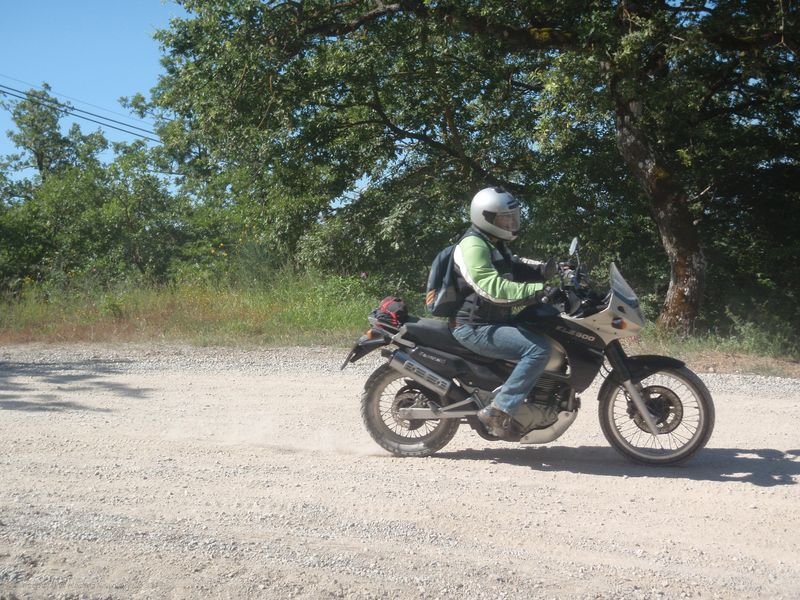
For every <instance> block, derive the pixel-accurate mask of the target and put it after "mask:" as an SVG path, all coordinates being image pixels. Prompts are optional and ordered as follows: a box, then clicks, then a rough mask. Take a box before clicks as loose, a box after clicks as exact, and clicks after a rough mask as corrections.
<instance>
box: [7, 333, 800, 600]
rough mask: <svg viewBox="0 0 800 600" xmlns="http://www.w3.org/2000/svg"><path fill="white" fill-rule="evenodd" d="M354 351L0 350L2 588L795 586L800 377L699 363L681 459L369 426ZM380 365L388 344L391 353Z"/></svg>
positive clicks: (272, 591) (153, 592)
mask: <svg viewBox="0 0 800 600" xmlns="http://www.w3.org/2000/svg"><path fill="white" fill-rule="evenodd" d="M343 355H344V353H343V352H341V351H330V350H326V349H311V350H309V349H283V350H258V351H256V350H253V351H236V352H233V351H224V352H223V351H217V350H214V349H203V350H197V349H185V348H183V349H162V350H158V351H150V350H144V349H142V348H138V347H127V346H123V347H113V348H111V347H88V348H87V347H80V348H75V347H69V346H67V347H50V346H35V347H28V346H23V347H0V598H2V599H12V598H20V599H21V598H201V597H202V598H314V599H316V598H393V599H394V598H400V599H406V598H466V599H471V598H558V599H561V598H725V599H729V598H754V599H755V598H759V599H761V598H786V599H796V598H799V597H800V510H798V506H799V503H798V500H800V494H799V493H798V488H797V487H795V486H796V485H797V484H798V483H799V482H800V433H798V423H800V402H799V401H800V390H798V386H797V385H796V383H798V382H796V381H794V380H791V379H777V378H768V377H742V376H736V375H720V374H702V373H701V375H703V378H704V379H705V380H706V383H707V384H708V385H709V388H710V389H711V391H712V394H713V396H714V400H715V403H716V410H717V421H716V429H715V432H714V435H713V436H712V438H711V440H710V442H709V445H708V447H707V448H706V449H705V450H704V451H702V452H701V453H700V454H698V455H697V456H696V457H695V458H694V459H693V460H691V461H690V462H688V463H686V464H685V465H683V466H680V467H668V468H654V467H643V466H637V465H635V464H633V463H630V462H627V461H626V460H624V459H623V458H622V457H620V456H619V455H617V454H616V453H615V451H614V450H612V449H611V448H610V447H609V445H608V443H607V442H606V441H605V439H604V438H603V436H602V433H601V432H600V427H599V424H598V421H597V415H596V401H595V395H594V391H593V390H590V391H589V392H587V393H584V394H583V395H582V399H583V409H582V413H581V415H580V416H579V417H578V419H577V421H576V423H575V424H574V425H573V427H572V428H571V429H570V430H568V431H567V432H566V433H565V434H564V435H563V436H562V437H561V438H560V439H559V440H557V441H555V442H552V443H550V444H548V445H545V446H539V447H521V446H519V445H516V444H510V443H505V442H501V443H490V442H487V441H484V440H482V439H481V438H479V437H478V436H477V435H475V434H474V433H473V432H472V431H471V430H469V428H468V427H466V426H465V427H463V428H462V429H461V430H460V431H459V433H458V434H457V435H456V438H455V439H454V440H453V442H452V443H451V444H450V445H449V446H448V447H446V448H445V449H444V450H443V451H441V452H440V453H439V454H437V455H436V456H434V457H431V458H426V459H398V458H393V457H391V456H390V455H388V454H387V453H385V452H384V451H382V450H381V449H380V448H379V447H378V446H377V445H376V444H374V443H373V442H372V440H371V439H370V438H369V436H368V434H367V433H366V431H365V429H364V427H363V425H362V423H361V419H360V414H359V396H360V390H361V387H362V385H363V383H364V380H365V379H366V375H367V373H368V372H369V371H370V370H371V368H374V366H375V364H377V363H376V362H375V361H373V362H372V363H370V362H369V360H370V358H371V357H368V359H365V362H364V364H361V363H360V364H358V365H355V366H354V367H349V368H348V369H345V370H344V371H339V370H338V363H340V362H341V360H342V359H343V358H344V356H343ZM375 359H376V360H377V357H375Z"/></svg>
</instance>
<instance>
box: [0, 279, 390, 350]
mask: <svg viewBox="0 0 800 600" xmlns="http://www.w3.org/2000/svg"><path fill="white" fill-rule="evenodd" d="M360 283H361V282H359V281H358V280H342V279H338V278H336V279H328V280H327V281H323V280H320V279H317V278H314V277H312V276H310V275H300V276H297V275H291V274H278V275H276V277H275V278H274V279H273V281H271V282H270V285H268V286H264V287H261V288H258V287H245V288H241V289H234V288H231V287H227V286H212V285H208V284H200V285H192V284H186V285H181V286H172V287H163V288H155V287H141V288H139V287H129V288H122V289H119V290H113V291H102V292H97V291H95V292H91V291H80V292H70V293H59V294H48V293H44V292H43V291H42V290H40V289H30V290H26V291H25V292H24V293H23V294H21V295H20V296H19V297H17V298H16V299H14V300H13V301H9V302H6V303H5V304H4V306H3V308H2V312H0V343H6V344H8V343H24V342H62V343H63V342H124V341H131V342H148V341H172V342H185V343H190V344H197V345H224V346H230V345H272V346H275V345H346V344H348V343H350V341H352V339H353V337H354V336H355V335H356V334H357V333H360V332H361V331H362V330H363V329H364V328H365V327H366V325H367V321H366V315H367V313H368V312H369V311H370V310H371V309H372V308H373V307H374V306H375V305H376V304H377V302H378V300H379V299H380V298H375V297H373V296H372V295H370V294H369V292H368V290H366V289H359V284H360ZM364 287H365V286H364V285H363V284H362V285H361V288H364Z"/></svg>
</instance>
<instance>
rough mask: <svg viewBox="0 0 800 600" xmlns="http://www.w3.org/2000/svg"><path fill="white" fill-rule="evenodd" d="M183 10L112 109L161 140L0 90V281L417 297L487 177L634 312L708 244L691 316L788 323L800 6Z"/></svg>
mask: <svg viewBox="0 0 800 600" xmlns="http://www.w3.org/2000/svg"><path fill="white" fill-rule="evenodd" d="M183 4H184V6H185V8H186V9H187V11H188V15H189V16H188V17H187V18H185V19H182V20H176V21H173V23H172V24H171V27H170V29H168V30H166V31H162V32H160V33H159V34H158V38H159V40H160V42H161V43H162V45H163V48H164V57H163V65H164V69H165V72H164V74H163V76H162V78H161V80H160V82H159V84H158V86H157V88H156V90H155V92H154V95H153V97H152V98H150V99H146V98H144V97H142V96H136V97H134V98H132V99H131V100H129V101H128V103H127V104H128V107H129V108H131V109H132V110H135V111H137V112H138V113H139V114H141V115H144V114H145V113H146V114H148V116H151V117H153V118H155V119H156V120H157V122H158V131H159V135H160V136H161V138H162V140H163V145H161V146H159V147H156V148H152V149H147V148H145V147H144V146H143V145H137V144H133V145H119V146H116V147H115V148H114V152H115V158H114V160H113V161H111V162H110V163H109V164H101V163H100V161H99V159H98V156H99V152H100V151H101V150H102V149H104V148H106V146H107V143H106V141H105V139H104V138H103V136H102V135H101V134H100V133H93V134H88V135H87V134H84V133H82V132H81V131H80V129H79V128H77V127H73V128H72V129H71V130H69V131H67V132H65V131H62V129H61V128H60V126H59V122H60V119H61V117H62V116H63V115H62V112H61V109H59V107H58V106H57V105H56V104H54V103H53V102H52V98H51V97H50V96H49V93H48V90H49V88H47V87H46V86H45V88H44V89H43V90H39V91H36V92H32V93H31V94H30V96H29V98H27V99H26V100H22V101H19V102H14V103H12V102H6V103H5V104H4V106H5V107H6V108H7V109H9V110H11V111H12V116H13V117H14V120H15V124H16V126H17V130H16V131H15V132H13V134H12V139H13V141H14V142H15V144H17V147H18V150H19V153H18V154H16V155H14V156H10V157H4V158H0V236H1V237H0V282H2V285H3V287H4V289H6V290H13V291H16V292H18V293H21V290H24V289H27V288H28V286H29V285H30V282H38V285H39V289H47V290H48V291H49V293H51V294H55V295H58V294H60V293H72V292H73V291H75V290H80V289H99V290H108V291H111V290H114V289H116V287H117V286H119V285H122V286H124V285H148V284H155V285H166V286H169V285H179V286H183V285H191V286H197V289H206V288H208V287H210V286H218V285H223V284H224V285H226V286H230V287H232V288H234V289H237V290H246V291H247V293H250V291H252V290H258V289H260V288H261V287H263V286H265V285H271V284H272V283H273V282H274V281H276V280H278V279H280V277H282V276H284V275H285V274H286V273H290V274H293V275H297V274H298V273H303V272H313V273H317V274H318V275H316V276H315V277H317V278H318V279H320V280H321V281H324V282H325V284H326V285H327V286H331V287H333V288H334V289H338V288H339V287H340V286H344V288H342V289H341V290H340V291H341V293H342V294H343V295H347V296H350V295H351V294H352V293H354V290H353V289H351V288H349V287H347V286H351V285H352V286H366V287H367V288H369V290H370V292H369V293H370V294H371V295H372V296H375V297H380V296H383V295H386V294H388V293H393V292H395V293H400V294H401V295H404V296H406V297H408V298H409V299H411V301H412V302H416V299H417V298H418V297H419V296H420V295H421V293H422V288H423V286H424V281H425V276H426V274H427V268H428V266H429V264H430V260H431V258H432V256H433V255H434V254H435V252H436V251H437V250H438V249H440V248H441V247H443V246H444V245H446V244H448V243H450V242H452V241H453V240H454V239H455V238H456V237H457V236H458V235H460V234H461V233H462V232H463V230H464V228H465V227H466V225H467V222H468V215H467V207H468V203H469V199H470V197H471V196H472V194H473V193H474V192H475V191H477V190H478V189H480V188H481V187H483V186H485V185H504V186H506V187H508V188H509V189H510V190H511V191H513V192H514V193H515V195H517V196H518V197H519V199H520V201H521V202H522V204H523V207H524V210H525V213H526V217H527V227H526V229H525V230H524V231H523V233H522V235H521V237H520V239H519V240H518V241H517V243H516V244H515V249H516V250H517V251H518V252H519V253H520V254H522V255H528V256H535V257H544V256H550V255H554V256H559V257H561V256H563V255H564V251H565V248H566V246H567V245H568V243H569V240H570V239H571V238H572V237H573V236H575V235H578V236H580V238H581V240H582V244H583V248H584V250H583V256H584V260H585V262H586V263H587V264H592V265H597V266H596V268H597V271H598V272H602V273H605V269H606V266H607V264H608V262H610V261H612V260H613V261H615V262H616V263H617V264H618V265H619V266H620V268H621V269H622V271H623V272H624V273H625V276H626V278H628V279H629V281H630V282H631V283H632V285H633V286H634V288H635V289H637V291H638V292H639V293H640V295H641V298H642V300H643V303H644V305H645V308H646V310H647V312H648V316H650V317H651V318H655V317H657V316H658V314H659V312H661V311H662V310H663V308H664V300H665V297H666V292H667V290H668V288H669V287H670V286H672V288H673V289H674V288H675V286H676V285H678V287H680V286H679V284H680V283H681V282H680V279H679V278H680V274H676V269H675V266H674V262H675V259H676V257H678V258H680V257H682V256H686V255H688V254H689V253H690V252H692V251H693V249H692V243H691V242H692V241H693V240H699V241H700V242H701V246H702V248H701V249H702V253H701V254H698V256H703V257H705V260H698V261H696V263H694V264H693V265H692V269H694V272H693V273H690V274H689V275H690V276H695V277H697V278H699V279H703V278H704V279H705V283H706V285H705V288H704V292H703V294H704V296H703V299H704V303H703V304H702V312H701V313H700V315H699V316H700V319H699V320H698V321H697V323H699V324H700V325H702V326H703V327H704V328H705V329H706V330H708V331H711V332H713V333H714V334H719V335H733V336H736V335H739V333H740V332H741V331H744V330H745V329H746V328H747V326H748V324H752V323H759V321H758V320H757V318H756V314H757V313H758V312H759V311H760V312H764V313H766V314H769V315H772V316H773V318H772V319H771V320H770V321H769V322H768V323H765V324H763V325H762V327H763V328H764V330H765V331H769V332H771V333H774V334H779V332H780V331H781V330H784V331H786V330H788V331H796V330H797V329H798V326H800V309H799V308H798V306H800V305H799V304H798V302H797V296H798V293H800V289H799V288H798V283H797V282H798V281H800V272H798V268H800V267H798V266H797V265H798V263H797V261H796V260H795V258H794V257H796V256H797V255H798V251H800V247H798V244H800V242H799V241H798V239H797V236H796V235H795V233H794V230H793V228H792V227H793V224H794V223H795V222H796V221H797V218H798V217H800V215H799V214H798V211H800V198H799V197H798V193H799V192H798V188H797V185H796V181H797V180H798V175H800V173H799V172H798V169H800V161H799V160H798V158H799V157H798V148H800V140H798V135H800V116H799V115H800V105H798V103H800V93H798V88H799V87H800V86H798V79H797V78H798V73H797V69H796V56H795V52H794V51H793V50H792V48H796V47H797V46H796V40H797V34H798V19H797V17H798V8H797V6H795V4H793V3H777V4H776V3H772V2H768V3H757V2H751V1H746V0H736V1H735V2H719V3H710V4H709V3H707V4H705V5H703V7H702V8H698V7H697V6H696V3H681V2H671V3H655V4H654V3H649V4H648V3H630V2H619V3H611V4H603V3H589V4H586V3H585V2H578V1H577V0H575V1H572V0H570V1H567V2H556V3H554V2H545V1H544V0H534V1H532V2H527V3H508V2H500V1H499V0H485V1H482V2H479V3H475V2H462V1H460V0H457V1H453V2H446V3H443V2H418V1H415V0H412V1H410V2H403V3H399V4H390V3H376V2H360V3H330V2H323V1H321V0H312V1H310V2H303V3H285V2H262V1H256V0H214V1H203V2H200V1H199V0H186V1H185V2H183ZM629 137H630V138H636V139H633V140H631V139H628V138H629ZM626 145H627V146H626ZM637 152H638V153H639V154H637ZM163 172H170V173H173V174H174V176H172V177H171V178H170V179H169V180H167V179H165V177H164V176H160V175H158V174H157V173H163ZM676 207H679V208H681V209H682V210H683V212H680V211H673V209H675V208H676ZM672 212H674V213H675V214H678V215H679V216H678V217H677V218H672V219H667V218H665V216H664V215H665V214H667V213H670V215H672ZM678 233H680V234H683V237H682V236H681V235H677V234H678ZM687 240H688V242H687ZM681 244H683V245H681ZM670 261H672V263H673V264H671V262H670ZM320 273H324V275H319V274H320ZM287 276H288V275H287ZM276 278H277V279H276ZM340 279H341V281H340ZM341 282H348V283H347V284H345V283H341ZM309 293H312V292H309ZM313 294H316V295H318V296H321V297H324V298H327V297H326V296H325V295H324V294H325V291H324V290H322V289H314V290H313ZM295 304H296V305H297V306H302V307H304V308H306V309H308V310H310V307H307V306H306V305H304V304H303V303H301V302H296V303H295ZM101 305H103V306H105V307H106V308H105V309H103V310H100V313H102V314H103V315H104V318H105V317H109V318H111V317H114V318H117V319H119V318H120V316H122V317H123V318H124V317H125V315H127V314H128V313H127V312H126V311H127V310H128V303H126V302H117V300H115V299H113V298H112V299H109V300H108V302H106V303H105V304H103V303H101ZM302 312H303V309H298V311H297V313H298V315H299V314H302ZM748 337H750V338H752V337H753V335H752V334H748ZM781 344H783V342H781ZM784 345H785V344H784Z"/></svg>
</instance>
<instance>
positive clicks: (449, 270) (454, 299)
mask: <svg viewBox="0 0 800 600" xmlns="http://www.w3.org/2000/svg"><path fill="white" fill-rule="evenodd" d="M456 246H457V244H453V245H452V246H448V247H447V248H445V249H444V250H441V251H440V252H439V254H437V255H436V257H435V258H434V259H433V263H431V272H430V274H429V275H428V285H427V288H426V294H425V307H426V308H427V309H428V312H429V313H430V314H431V315H433V316H434V317H454V316H455V314H456V312H457V311H458V309H459V308H460V307H461V304H462V303H463V301H464V299H463V298H462V297H461V294H460V293H459V291H458V283H457V281H456V279H457V278H456V271H455V266H454V264H453V253H454V252H455V249H456Z"/></svg>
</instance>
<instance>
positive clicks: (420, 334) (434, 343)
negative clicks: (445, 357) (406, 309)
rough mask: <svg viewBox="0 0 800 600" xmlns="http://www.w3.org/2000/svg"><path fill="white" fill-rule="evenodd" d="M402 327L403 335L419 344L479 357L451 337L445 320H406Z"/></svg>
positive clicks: (456, 353)
mask: <svg viewBox="0 0 800 600" xmlns="http://www.w3.org/2000/svg"><path fill="white" fill-rule="evenodd" d="M404 327H405V328H406V332H407V334H406V335H405V336H404V337H406V338H408V339H409V340H411V341H412V342H415V343H416V344H418V345H420V346H429V347H431V348H436V349H437V350H442V351H444V352H448V353H450V354H455V355H456V356H464V357H469V358H472V359H473V360H474V359H475V358H480V357H477V355H476V354H475V353H474V352H472V351H471V350H469V349H467V348H465V347H464V346H462V345H461V344H460V343H459V342H458V340H457V339H456V338H454V337H453V333H452V332H451V331H450V325H449V324H448V323H447V321H441V320H439V319H425V318H421V319H418V320H416V321H413V322H411V321H409V322H407V323H406V324H405V325H404Z"/></svg>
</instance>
